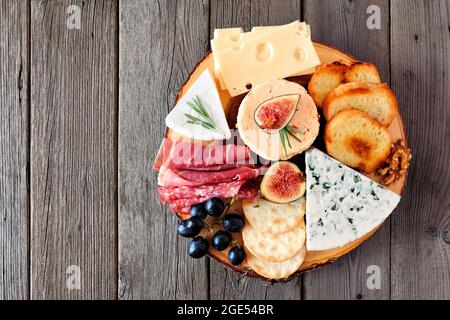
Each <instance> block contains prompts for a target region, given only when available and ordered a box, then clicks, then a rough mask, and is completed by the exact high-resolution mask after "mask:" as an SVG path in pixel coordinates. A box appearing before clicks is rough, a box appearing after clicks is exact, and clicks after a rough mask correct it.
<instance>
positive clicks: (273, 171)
mask: <svg viewBox="0 0 450 320" xmlns="http://www.w3.org/2000/svg"><path fill="white" fill-rule="evenodd" d="M305 188H306V180H305V175H304V174H303V172H302V171H301V170H300V169H299V168H298V167H297V166H296V165H295V164H294V163H292V162H289V161H278V162H276V163H274V164H273V165H271V166H270V168H269V169H268V170H267V172H266V174H265V175H264V177H263V179H262V182H261V194H262V195H263V196H264V198H266V199H267V200H269V201H272V202H275V203H289V202H292V201H295V200H297V199H300V198H301V197H302V196H303V195H304V194H305Z"/></svg>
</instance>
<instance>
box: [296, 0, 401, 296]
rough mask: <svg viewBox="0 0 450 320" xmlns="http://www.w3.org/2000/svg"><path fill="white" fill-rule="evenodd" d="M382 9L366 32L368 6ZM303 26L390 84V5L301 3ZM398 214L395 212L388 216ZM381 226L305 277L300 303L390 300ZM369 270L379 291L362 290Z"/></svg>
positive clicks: (386, 243) (384, 0)
mask: <svg viewBox="0 0 450 320" xmlns="http://www.w3.org/2000/svg"><path fill="white" fill-rule="evenodd" d="M372 4H374V5H377V6H378V7H379V8H380V10H381V12H380V13H381V15H380V17H381V29H379V30H377V29H374V30H369V29H368V27H367V25H366V20H367V18H368V17H369V15H368V14H366V10H367V7H368V6H369V5H372ZM303 10H304V17H305V21H306V22H308V23H309V24H310V25H311V29H312V37H313V39H314V40H318V41H321V42H324V43H327V44H330V45H333V46H335V47H337V48H338V49H340V50H342V51H344V52H347V53H350V54H351V55H353V56H355V57H356V58H358V59H360V60H362V61H371V62H373V63H375V65H376V66H377V68H378V70H379V72H380V74H381V77H382V79H383V81H385V82H388V83H389V63H390V62H389V1H388V0H377V1H373V0H370V1H369V0H363V1H346V0H338V1H326V0H319V1H317V0H314V1H312V0H305V1H304V6H303ZM399 211H400V210H399V209H397V210H396V211H394V213H393V215H396V214H398V212H399ZM389 224H390V223H389V220H387V221H385V223H384V224H383V226H382V227H381V229H380V230H378V231H377V232H376V233H375V235H374V236H372V237H371V238H370V239H369V240H367V241H366V242H365V243H363V244H362V245H361V246H360V247H358V248H357V249H355V250H354V251H352V252H351V253H350V254H348V255H346V256H344V257H342V258H341V259H340V260H338V261H337V262H335V263H333V264H331V265H328V266H325V267H323V268H321V269H318V270H314V271H311V272H308V273H306V274H305V275H304V277H303V279H304V298H305V299H389V298H390V262H389V260H390V226H389ZM371 265H375V266H378V267H379V268H380V272H381V289H379V290H378V289H372V290H371V289H369V288H368V287H367V285H366V283H367V279H368V277H369V276H370V275H371V274H372V273H371V272H372V271H371V269H369V272H370V273H367V272H368V268H369V267H370V266H371Z"/></svg>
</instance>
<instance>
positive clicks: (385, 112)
mask: <svg viewBox="0 0 450 320" xmlns="http://www.w3.org/2000/svg"><path fill="white" fill-rule="evenodd" d="M344 109H357V110H361V111H363V112H365V113H367V114H368V115H369V116H370V117H371V118H373V119H375V120H378V121H379V122H380V123H381V124H383V125H384V126H386V127H387V126H389V125H390V124H391V122H392V120H394V117H395V115H396V114H397V99H396V98H395V95H394V93H393V92H392V90H391V89H390V88H389V86H388V85H387V84H385V83H379V84H373V83H363V82H350V83H345V84H341V85H340V86H339V87H337V88H335V89H334V90H333V91H331V92H330V93H329V94H328V95H327V97H326V99H325V101H324V102H323V115H324V116H325V119H326V120H327V121H329V120H331V119H332V118H333V116H334V115H335V114H336V113H338V112H339V111H341V110H344Z"/></svg>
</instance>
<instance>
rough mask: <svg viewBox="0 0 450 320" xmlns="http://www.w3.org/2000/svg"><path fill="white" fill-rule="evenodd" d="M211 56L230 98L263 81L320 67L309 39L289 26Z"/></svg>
mask: <svg viewBox="0 0 450 320" xmlns="http://www.w3.org/2000/svg"><path fill="white" fill-rule="evenodd" d="M214 55H215V61H214V63H215V64H217V66H216V68H215V69H216V70H219V71H220V74H221V78H222V79H221V81H222V82H223V85H224V86H225V87H226V88H227V90H228V91H229V92H230V94H231V95H232V96H236V95H239V94H242V93H245V92H247V91H249V90H250V89H251V88H252V87H253V86H256V85H258V84H260V83H262V82H264V81H266V80H274V79H282V78H286V77H289V76H293V75H296V74H299V73H301V72H303V71H305V70H308V69H311V68H313V67H316V66H317V65H319V64H320V60H319V57H318V56H317V53H316V51H315V49H314V46H313V43H312V41H311V39H310V38H309V37H308V36H307V35H306V34H305V33H304V32H298V30H297V29H296V28H294V27H290V25H287V26H285V27H280V28H276V29H274V30H272V31H268V32H266V33H263V34H261V35H258V36H256V37H254V38H252V39H250V40H248V41H243V42H241V43H240V46H239V48H227V49H224V50H222V51H218V52H215V54H214Z"/></svg>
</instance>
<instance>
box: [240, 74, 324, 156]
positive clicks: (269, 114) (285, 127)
mask: <svg viewBox="0 0 450 320" xmlns="http://www.w3.org/2000/svg"><path fill="white" fill-rule="evenodd" d="M237 128H238V130H239V134H240V136H241V138H242V140H243V141H244V143H245V144H246V145H247V146H249V148H250V149H251V150H252V151H254V152H255V153H256V154H258V155H259V156H261V157H263V158H264V159H267V160H286V159H289V158H291V157H293V156H294V155H296V154H299V153H302V152H303V151H305V150H306V149H308V148H309V146H311V144H312V143H313V142H314V140H315V139H316V137H317V135H318V133H319V116H318V113H317V108H316V105H315V104H314V101H313V99H312V98H311V96H310V95H309V94H308V93H307V91H306V90H305V88H303V87H302V86H301V85H299V84H297V83H295V82H291V81H287V80H269V81H266V82H263V83H261V84H259V85H258V86H255V87H254V88H253V89H252V90H251V91H250V92H249V93H248V94H247V96H246V97H245V98H244V100H242V103H241V105H240V107H239V112H238V116H237Z"/></svg>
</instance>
